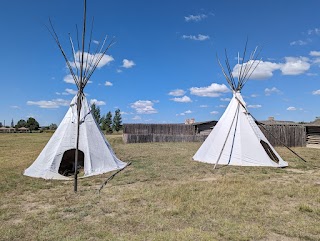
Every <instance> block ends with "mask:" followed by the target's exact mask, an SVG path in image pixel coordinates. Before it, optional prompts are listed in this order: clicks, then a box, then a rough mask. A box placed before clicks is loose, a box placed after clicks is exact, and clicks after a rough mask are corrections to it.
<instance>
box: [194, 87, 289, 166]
mask: <svg viewBox="0 0 320 241" xmlns="http://www.w3.org/2000/svg"><path fill="white" fill-rule="evenodd" d="M245 106H246V104H245V102H244V101H243V99H242V97H241V94H240V92H234V93H233V98H232V99H231V101H230V104H229V105H228V107H227V109H226V111H225V112H224V113H223V115H222V116H221V118H220V120H219V121H218V123H217V125H216V126H215V127H214V128H213V130H212V131H211V133H210V135H209V136H208V137H207V139H206V140H205V142H204V143H203V144H202V145H201V147H200V148H199V150H198V151H197V152H196V154H195V155H194V157H193V159H194V160H196V161H200V162H207V163H212V164H216V163H217V164H221V165H236V166H273V167H285V166H288V164H287V163H286V162H285V161H283V160H282V158H281V157H280V156H279V154H278V153H277V152H276V151H275V149H274V148H273V147H272V146H271V144H270V143H269V141H268V140H267V139H266V137H265V136H264V135H263V133H262V132H261V130H260V129H259V127H258V126H257V124H256V123H255V121H254V119H253V118H252V116H251V115H250V114H249V113H248V112H247V110H246V108H245Z"/></svg>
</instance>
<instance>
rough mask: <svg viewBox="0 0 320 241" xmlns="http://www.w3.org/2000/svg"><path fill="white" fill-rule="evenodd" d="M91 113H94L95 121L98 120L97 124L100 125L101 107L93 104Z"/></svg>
mask: <svg viewBox="0 0 320 241" xmlns="http://www.w3.org/2000/svg"><path fill="white" fill-rule="evenodd" d="M91 113H92V115H93V117H94V119H95V120H96V122H97V124H98V125H100V123H101V117H100V107H99V106H97V105H96V104H95V103H92V105H91Z"/></svg>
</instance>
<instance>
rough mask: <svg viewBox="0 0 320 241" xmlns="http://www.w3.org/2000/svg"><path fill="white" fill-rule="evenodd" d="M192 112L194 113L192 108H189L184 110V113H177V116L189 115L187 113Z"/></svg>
mask: <svg viewBox="0 0 320 241" xmlns="http://www.w3.org/2000/svg"><path fill="white" fill-rule="evenodd" d="M191 113H193V112H192V111H191V110H187V111H184V112H182V113H180V114H176V116H179V115H180V116H184V115H187V114H191Z"/></svg>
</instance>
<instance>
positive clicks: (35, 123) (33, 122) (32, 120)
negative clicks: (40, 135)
mask: <svg viewBox="0 0 320 241" xmlns="http://www.w3.org/2000/svg"><path fill="white" fill-rule="evenodd" d="M39 126H40V125H39V123H38V121H36V119H35V118H33V117H29V119H28V120H27V125H26V127H28V128H29V129H30V131H34V130H38V129H39Z"/></svg>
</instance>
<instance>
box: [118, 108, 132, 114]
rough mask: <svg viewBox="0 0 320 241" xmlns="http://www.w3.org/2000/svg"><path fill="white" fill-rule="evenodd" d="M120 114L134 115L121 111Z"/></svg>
mask: <svg viewBox="0 0 320 241" xmlns="http://www.w3.org/2000/svg"><path fill="white" fill-rule="evenodd" d="M116 109H118V108H116ZM120 114H121V115H131V114H133V113H128V112H125V111H121V112H120Z"/></svg>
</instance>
